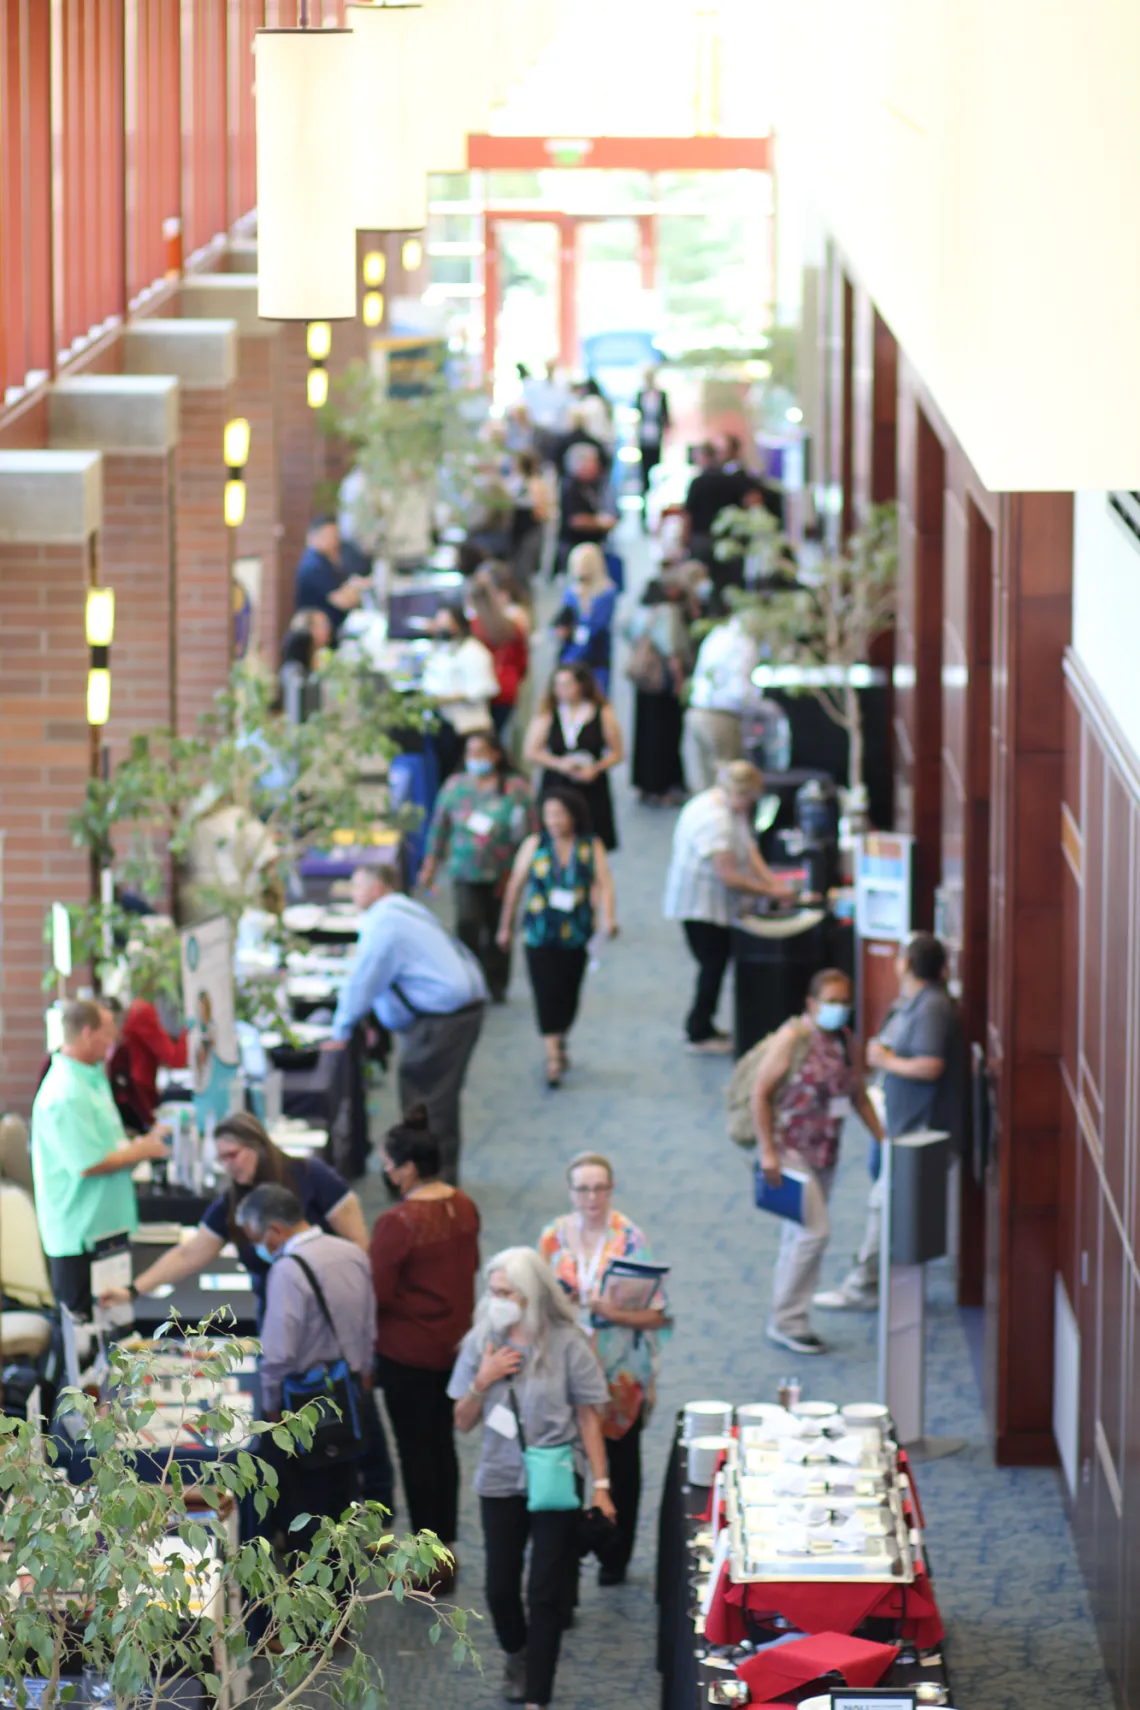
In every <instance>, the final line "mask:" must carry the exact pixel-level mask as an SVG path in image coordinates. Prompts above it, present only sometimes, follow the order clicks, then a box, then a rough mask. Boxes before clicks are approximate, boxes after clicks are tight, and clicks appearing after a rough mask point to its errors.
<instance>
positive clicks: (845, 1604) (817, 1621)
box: [705, 1567, 945, 1651]
mask: <svg viewBox="0 0 1140 1710" xmlns="http://www.w3.org/2000/svg"><path fill="white" fill-rule="evenodd" d="M745 1609H751V1610H752V1611H754V1613H756V1614H767V1613H771V1614H776V1615H782V1616H783V1617H784V1619H785V1620H786V1621H790V1622H791V1623H792V1625H793V1627H798V1628H799V1629H800V1630H801V1632H804V1633H853V1632H854V1631H855V1628H856V1627H858V1626H859V1625H860V1623H861V1622H863V1621H866V1620H867V1618H868V1617H869V1616H872V1615H874V1616H878V1617H881V1618H885V1619H887V1620H892V1621H897V1622H898V1632H899V1636H900V1638H903V1639H911V1640H913V1641H914V1643H915V1644H916V1645H918V1646H919V1648H920V1649H921V1650H924V1651H925V1650H932V1649H933V1648H934V1647H935V1646H936V1645H940V1644H941V1643H942V1638H943V1634H944V1631H945V1629H944V1628H943V1625H942V1617H941V1616H940V1615H939V1613H938V1604H937V1603H936V1602H935V1599H934V1591H933V1589H932V1587H931V1584H930V1581H929V1579H928V1578H927V1576H926V1573H925V1572H924V1571H922V1570H921V1569H920V1571H919V1573H918V1576H917V1578H916V1579H915V1581H914V1584H913V1585H881V1584H880V1585H864V1584H862V1583H860V1582H858V1581H856V1582H855V1584H853V1585H836V1584H834V1583H831V1584H820V1582H819V1581H818V1580H795V1579H789V1580H776V1581H765V1582H764V1583H763V1584H761V1585H733V1584H732V1583H731V1581H730V1580H729V1577H728V1569H727V1567H726V1568H724V1569H722V1571H721V1576H720V1579H719V1581H718V1582H717V1588H716V1592H715V1594H714V1596H713V1600H712V1607H711V1608H710V1609H709V1613H708V1619H707V1620H706V1622H705V1641H706V1643H708V1644H710V1645H737V1644H739V1643H740V1641H741V1640H742V1639H744V1638H747V1636H748V1635H747V1630H746V1628H745V1624H744V1610H745Z"/></svg>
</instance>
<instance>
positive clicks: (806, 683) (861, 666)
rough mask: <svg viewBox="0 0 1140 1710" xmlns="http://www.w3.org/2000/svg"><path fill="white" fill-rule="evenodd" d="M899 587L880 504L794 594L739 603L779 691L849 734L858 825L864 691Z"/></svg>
mask: <svg viewBox="0 0 1140 1710" xmlns="http://www.w3.org/2000/svg"><path fill="white" fill-rule="evenodd" d="M897 589H898V517H897V513H896V510H895V507H894V506H893V505H875V506H871V507H870V508H869V510H868V512H867V515H866V517H865V519H864V522H863V525H862V527H861V528H860V529H859V530H858V532H857V533H856V534H854V535H852V537H851V539H850V540H849V542H848V545H847V550H846V551H845V552H843V553H841V554H839V555H838V556H837V557H834V558H825V559H823V560H822V561H821V562H820V563H819V564H818V566H816V567H815V569H814V570H812V571H811V573H810V581H809V580H808V576H807V573H805V574H804V575H803V576H802V577H801V580H800V582H799V584H797V585H796V587H795V589H794V591H792V592H789V593H781V594H780V596H779V597H778V598H774V599H773V598H770V597H768V596H767V595H764V594H753V593H748V592H745V593H743V594H739V595H737V596H736V597H735V599H734V605H735V607H736V610H737V611H739V612H740V614H741V615H742V617H743V618H744V620H745V622H746V623H747V625H748V627H749V630H750V631H751V633H752V634H753V635H754V636H755V637H756V639H757V641H758V642H759V643H760V646H761V648H762V650H763V653H764V655H765V658H766V662H767V663H768V664H769V665H770V666H771V667H772V668H773V671H774V673H775V674H776V682H775V684H774V685H773V686H777V687H786V688H788V690H789V691H790V692H791V693H804V694H812V695H814V696H815V697H816V699H817V700H818V702H819V704H820V705H821V706H822V707H823V709H824V711H825V712H826V713H827V716H828V717H829V718H830V719H832V720H833V721H834V722H835V723H836V724H837V725H839V726H840V728H841V729H842V730H844V731H845V732H846V733H847V739H848V766H847V783H846V788H845V789H844V790H842V791H841V803H842V806H843V810H844V812H845V814H846V815H847V817H848V819H849V820H850V821H851V822H852V825H853V827H854V826H855V825H856V824H857V823H859V822H861V821H864V820H865V818H866V812H867V788H866V784H865V782H864V768H863V709H862V706H861V704H860V701H859V689H860V688H861V687H863V686H865V685H866V684H867V682H869V680H870V676H869V673H870V664H869V659H870V652H871V647H872V644H873V643H874V641H875V640H876V638H877V637H878V636H880V635H882V634H883V633H884V631H886V630H888V629H890V628H891V626H892V624H893V622H894V617H895V611H896V605H897ZM781 673H782V675H783V679H784V680H783V681H782V682H781V680H780V678H781Z"/></svg>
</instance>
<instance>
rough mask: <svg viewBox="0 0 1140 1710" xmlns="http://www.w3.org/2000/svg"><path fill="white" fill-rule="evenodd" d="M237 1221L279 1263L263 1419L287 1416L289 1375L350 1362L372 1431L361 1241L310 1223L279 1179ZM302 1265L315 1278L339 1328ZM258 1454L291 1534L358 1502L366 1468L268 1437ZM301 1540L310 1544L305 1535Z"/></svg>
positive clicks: (366, 1277)
mask: <svg viewBox="0 0 1140 1710" xmlns="http://www.w3.org/2000/svg"><path fill="white" fill-rule="evenodd" d="M237 1221H238V1223H239V1225H240V1226H241V1228H242V1229H243V1230H244V1231H245V1233H246V1234H247V1235H248V1236H249V1238H250V1239H251V1240H252V1241H253V1243H254V1244H255V1246H256V1248H257V1251H258V1253H259V1254H260V1255H261V1257H262V1258H264V1259H266V1260H269V1261H272V1264H271V1268H270V1272H269V1275H268V1277H267V1278H266V1290H265V1319H264V1322H263V1323H262V1327H261V1363H260V1366H259V1373H260V1378H261V1408H262V1412H263V1414H264V1415H265V1417H266V1418H267V1419H273V1418H276V1417H277V1416H278V1415H279V1414H280V1412H281V1391H282V1385H283V1383H284V1380H285V1378H286V1376H287V1375H288V1374H289V1373H290V1372H304V1371H307V1370H308V1369H309V1367H310V1366H315V1365H320V1364H322V1363H324V1362H326V1361H327V1362H328V1363H330V1364H331V1363H333V1362H334V1361H336V1360H338V1359H341V1358H343V1359H344V1360H346V1361H347V1363H348V1366H349V1369H350V1370H351V1371H352V1372H353V1373H354V1374H355V1375H356V1376H357V1377H358V1378H360V1379H361V1391H362V1401H363V1404H364V1405H363V1412H364V1419H365V1428H366V1429H367V1428H368V1427H369V1425H370V1423H371V1421H370V1419H369V1410H370V1408H371V1407H372V1394H371V1381H372V1379H371V1373H372V1352H373V1346H374V1342H375V1337H376V1301H375V1297H374V1295H373V1292H372V1273H371V1271H370V1269H369V1266H368V1260H367V1259H366V1258H365V1256H364V1254H363V1253H362V1252H361V1251H360V1248H359V1247H357V1246H356V1245H355V1244H354V1243H353V1242H351V1241H344V1240H342V1239H341V1237H340V1236H339V1235H326V1234H325V1232H324V1230H323V1229H319V1228H316V1227H315V1226H314V1225H312V1224H310V1223H306V1221H305V1217H304V1213H303V1212H302V1209H301V1202H300V1200H299V1199H298V1198H297V1196H296V1194H294V1193H292V1192H291V1191H290V1189H289V1188H286V1187H282V1186H280V1185H279V1184H278V1183H277V1182H263V1183H262V1184H261V1186H260V1187H256V1188H254V1190H253V1192H252V1193H250V1194H247V1195H246V1197H245V1199H243V1200H242V1202H241V1204H240V1205H239V1206H238V1209H237ZM297 1260H300V1261H303V1264H304V1265H307V1266H308V1268H309V1269H310V1270H311V1271H312V1273H313V1275H314V1276H315V1277H316V1279H317V1282H318V1283H319V1285H320V1288H321V1292H322V1293H323V1295H324V1297H325V1301H326V1303H327V1306H328V1311H329V1317H330V1318H331V1319H332V1325H331V1326H330V1325H329V1323H328V1321H327V1320H326V1318H325V1315H324V1313H323V1312H322V1310H321V1305H320V1302H319V1300H318V1299H317V1295H316V1293H315V1291H314V1289H313V1285H312V1283H311V1282H310V1281H309V1278H308V1277H307V1276H306V1275H305V1271H304V1269H303V1267H302V1263H298V1262H296V1261H297ZM258 1452H259V1454H260V1455H261V1457H262V1459H263V1460H268V1461H272V1462H273V1464H274V1465H275V1466H276V1468H277V1476H278V1480H279V1483H280V1496H279V1498H278V1503H277V1510H276V1513H275V1515H274V1517H273V1521H272V1530H274V1531H283V1532H286V1533H287V1532H288V1530H289V1524H290V1521H291V1520H292V1518H293V1516H294V1515H295V1514H300V1513H308V1514H312V1515H313V1516H315V1517H319V1516H321V1515H323V1514H324V1515H331V1516H333V1517H338V1516H339V1515H340V1514H341V1513H342V1512H343V1510H344V1509H345V1508H347V1507H348V1505H349V1503H350V1502H352V1501H353V1500H354V1498H355V1497H356V1495H357V1491H358V1487H359V1462H358V1461H355V1460H345V1461H322V1460H319V1459H318V1458H317V1457H315V1456H312V1455H309V1456H304V1457H299V1456H296V1455H294V1456H289V1457H286V1458H278V1456H277V1455H276V1454H275V1453H274V1452H273V1450H272V1445H270V1444H267V1443H266V1441H265V1440H264V1439H263V1440H262V1443H261V1445H260V1448H259V1451H258ZM313 1529H314V1530H315V1528H313ZM295 1536H296V1534H295ZM299 1541H300V1542H302V1543H303V1542H304V1536H303V1535H302V1537H301V1538H300V1540H299Z"/></svg>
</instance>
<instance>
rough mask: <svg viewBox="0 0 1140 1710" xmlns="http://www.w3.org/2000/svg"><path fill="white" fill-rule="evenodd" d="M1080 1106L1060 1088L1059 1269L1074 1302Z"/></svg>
mask: <svg viewBox="0 0 1140 1710" xmlns="http://www.w3.org/2000/svg"><path fill="white" fill-rule="evenodd" d="M1077 1146H1078V1135H1077V1107H1076V1105H1075V1104H1074V1102H1073V1100H1072V1098H1071V1097H1070V1096H1069V1091H1068V1088H1067V1087H1062V1088H1061V1133H1060V1138H1059V1140H1058V1145H1057V1180H1058V1182H1059V1184H1060V1191H1059V1194H1058V1206H1057V1269H1058V1270H1059V1271H1060V1273H1061V1276H1062V1278H1063V1280H1064V1284H1065V1292H1066V1293H1067V1295H1068V1297H1069V1302H1070V1304H1071V1305H1073V1304H1075V1302H1076V1300H1077V1298H1078V1292H1079V1285H1080V1274H1081V1272H1080V1243H1079V1239H1078V1236H1079V1225H1078V1217H1077V1205H1078V1200H1077V1169H1078V1161H1079V1154H1078V1151H1077Z"/></svg>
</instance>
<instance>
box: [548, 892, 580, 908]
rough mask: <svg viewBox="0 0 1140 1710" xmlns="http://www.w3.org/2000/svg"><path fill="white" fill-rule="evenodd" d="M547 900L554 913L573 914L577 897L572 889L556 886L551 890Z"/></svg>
mask: <svg viewBox="0 0 1140 1710" xmlns="http://www.w3.org/2000/svg"><path fill="white" fill-rule="evenodd" d="M549 901H550V906H551V908H552V909H554V911H555V913H556V914H573V912H574V909H575V907H576V906H577V902H578V898H577V896H576V894H575V893H574V892H573V891H569V890H566V889H565V888H564V887H562V886H558V887H556V888H555V889H554V890H552V891H551V893H550V899H549Z"/></svg>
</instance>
